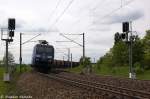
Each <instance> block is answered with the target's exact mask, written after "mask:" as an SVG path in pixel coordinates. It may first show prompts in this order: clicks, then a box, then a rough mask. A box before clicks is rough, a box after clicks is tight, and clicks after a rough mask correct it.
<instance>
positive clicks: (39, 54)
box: [31, 40, 79, 73]
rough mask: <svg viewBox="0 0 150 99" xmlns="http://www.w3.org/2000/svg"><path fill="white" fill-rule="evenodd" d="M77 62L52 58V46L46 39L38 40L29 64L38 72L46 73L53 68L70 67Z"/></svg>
mask: <svg viewBox="0 0 150 99" xmlns="http://www.w3.org/2000/svg"><path fill="white" fill-rule="evenodd" d="M78 65H79V62H69V61H62V60H54V47H53V46H52V45H49V44H48V42H47V41H45V40H40V41H39V44H36V45H35V46H34V49H33V53H32V63H31V66H32V67H33V68H34V69H36V70H37V71H39V72H44V73H48V72H50V71H51V69H54V68H71V67H75V66H78Z"/></svg>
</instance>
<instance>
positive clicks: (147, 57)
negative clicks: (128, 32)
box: [142, 30, 150, 69]
mask: <svg viewBox="0 0 150 99" xmlns="http://www.w3.org/2000/svg"><path fill="white" fill-rule="evenodd" d="M142 43H143V44H144V60H143V63H144V66H145V68H146V69H150V30H147V31H146V35H145V36H144V38H143V40H142Z"/></svg>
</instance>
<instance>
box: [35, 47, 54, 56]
mask: <svg viewBox="0 0 150 99" xmlns="http://www.w3.org/2000/svg"><path fill="white" fill-rule="evenodd" d="M36 53H37V54H43V53H45V54H47V55H52V53H53V48H51V47H37V49H36Z"/></svg>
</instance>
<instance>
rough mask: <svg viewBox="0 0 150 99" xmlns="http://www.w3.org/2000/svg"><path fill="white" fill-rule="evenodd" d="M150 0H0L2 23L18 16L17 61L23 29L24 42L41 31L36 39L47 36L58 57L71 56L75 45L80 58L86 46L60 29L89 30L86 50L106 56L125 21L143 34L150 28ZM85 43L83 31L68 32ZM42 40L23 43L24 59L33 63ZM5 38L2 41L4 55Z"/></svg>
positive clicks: (14, 49) (88, 53)
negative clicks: (35, 47)
mask: <svg viewBox="0 0 150 99" xmlns="http://www.w3.org/2000/svg"><path fill="white" fill-rule="evenodd" d="M149 4H150V1H149V0H0V13H1V14H0V27H1V28H5V27H7V21H8V18H16V32H15V37H14V42H13V43H10V44H9V51H10V52H11V53H13V55H14V57H15V60H16V62H18V60H19V33H20V32H22V33H23V42H25V41H26V40H28V39H30V38H32V37H34V36H35V35H37V34H39V33H41V36H38V37H37V38H35V39H34V40H32V41H37V40H41V39H44V40H47V41H48V42H49V44H51V45H53V46H54V47H55V58H56V59H63V56H64V58H65V60H67V56H66V54H67V49H66V48H70V49H71V53H72V54H73V60H74V61H78V60H79V58H80V57H81V55H82V47H80V46H78V45H77V44H74V43H72V42H68V43H67V42H63V43H57V42H56V41H67V39H65V38H64V37H62V36H61V35H59V34H60V33H69V34H81V33H83V32H84V33H85V53H86V56H88V57H91V59H92V61H93V59H94V58H95V59H96V60H97V59H99V57H101V56H103V55H104V54H105V53H106V52H107V51H109V49H110V48H111V47H112V46H113V44H114V43H113V42H114V34H115V33H116V32H122V22H124V21H132V25H133V31H137V33H138V35H139V36H140V37H141V38H142V37H143V36H144V35H145V30H147V29H150V13H149V10H150V6H149ZM66 36H67V37H69V38H71V39H73V40H75V41H76V42H78V43H80V44H82V36H81V35H66ZM37 43H38V42H29V43H26V44H24V45H23V62H24V63H30V62H31V55H32V50H33V47H34V45H35V44H37ZM4 52H5V42H4V41H0V59H2V57H3V56H4Z"/></svg>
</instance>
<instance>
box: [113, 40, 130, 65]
mask: <svg viewBox="0 0 150 99" xmlns="http://www.w3.org/2000/svg"><path fill="white" fill-rule="evenodd" d="M112 54H113V55H112V61H113V64H115V66H124V65H125V64H127V63H128V46H127V44H125V43H124V42H123V41H120V42H118V43H116V44H115V45H114V46H113V48H112Z"/></svg>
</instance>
